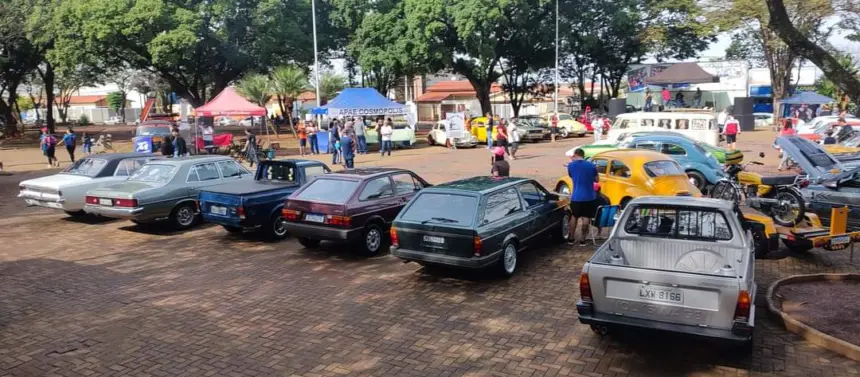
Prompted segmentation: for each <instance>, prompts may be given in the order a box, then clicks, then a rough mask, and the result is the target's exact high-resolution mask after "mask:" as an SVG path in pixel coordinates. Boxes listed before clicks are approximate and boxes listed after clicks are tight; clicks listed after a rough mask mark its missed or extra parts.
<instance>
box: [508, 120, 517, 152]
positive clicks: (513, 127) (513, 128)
mask: <svg viewBox="0 0 860 377" xmlns="http://www.w3.org/2000/svg"><path fill="white" fill-rule="evenodd" d="M506 131H508V139H509V140H510V142H511V148H510V152H511V160H516V159H517V149H518V148H519V147H520V133H519V132H518V130H517V124H516V120H515V119H511V120H510V121H509V122H508V129H507V130H506Z"/></svg>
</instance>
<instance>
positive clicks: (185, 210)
mask: <svg viewBox="0 0 860 377" xmlns="http://www.w3.org/2000/svg"><path fill="white" fill-rule="evenodd" d="M170 221H171V222H173V227H174V228H175V229H176V230H185V229H188V228H191V227H192V226H194V224H195V223H196V222H197V215H196V214H195V213H194V206H192V205H191V204H190V203H185V204H180V205H179V206H178V207H176V208H175V209H174V210H173V213H171V214H170Z"/></svg>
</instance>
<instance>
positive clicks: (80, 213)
mask: <svg viewBox="0 0 860 377" xmlns="http://www.w3.org/2000/svg"><path fill="white" fill-rule="evenodd" d="M63 212H65V213H66V214H67V215H69V216H70V217H74V218H81V217H84V216H86V215H87V213H86V212H84V211H63Z"/></svg>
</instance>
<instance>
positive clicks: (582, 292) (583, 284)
mask: <svg viewBox="0 0 860 377" xmlns="http://www.w3.org/2000/svg"><path fill="white" fill-rule="evenodd" d="M579 297H580V298H581V299H582V301H589V302H590V301H593V298H592V297H591V281H589V280H588V273H587V272H583V273H581V274H579Z"/></svg>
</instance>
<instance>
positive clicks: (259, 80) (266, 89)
mask: <svg viewBox="0 0 860 377" xmlns="http://www.w3.org/2000/svg"><path fill="white" fill-rule="evenodd" d="M236 92H237V93H239V95H241V96H242V97H245V99H247V100H248V101H251V102H253V103H255V104H256V105H257V106H262V107H266V105H267V104H268V103H269V101H270V100H271V99H272V86H271V85H270V84H269V78H268V77H266V75H262V74H256V73H255V74H251V75H248V76H245V77H243V78H242V79H241V80H239V82H237V83H236Z"/></svg>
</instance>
